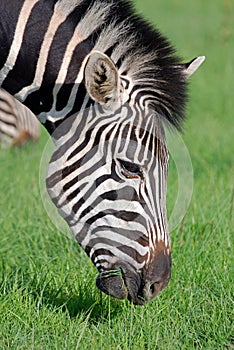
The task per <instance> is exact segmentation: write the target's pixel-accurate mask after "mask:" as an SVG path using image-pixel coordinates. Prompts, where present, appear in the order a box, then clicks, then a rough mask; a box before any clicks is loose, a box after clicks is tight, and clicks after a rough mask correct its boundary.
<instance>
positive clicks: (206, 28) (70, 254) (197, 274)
mask: <svg viewBox="0 0 234 350" xmlns="http://www.w3.org/2000/svg"><path fill="white" fill-rule="evenodd" d="M136 6H137V9H138V11H139V12H141V13H143V14H144V15H145V16H146V17H147V18H149V19H150V20H151V21H152V22H153V23H155V24H156V25H158V27H159V28H160V29H161V31H162V32H163V33H165V34H166V35H167V36H169V37H170V39H171V41H172V42H173V43H174V44H175V46H176V47H177V49H178V52H179V54H180V55H181V56H182V57H183V58H184V60H185V61H187V60H190V59H191V58H193V57H195V56H196V55H206V57H207V60H206V63H205V64H204V65H203V66H202V67H201V68H200V69H199V71H198V72H197V73H196V74H195V75H194V76H193V78H192V79H191V85H190V92H191V101H190V103H189V105H188V111H187V115H188V120H187V122H186V125H185V131H184V134H183V140H184V142H185V144H186V146H187V148H188V150H189V153H190V156H191V160H192V164H193V171H194V190H193V197H192V201H191V204H190V207H189V210H188V212H187V215H186V217H185V219H184V221H183V223H182V224H181V225H180V226H179V227H178V228H177V229H175V230H174V231H173V232H172V233H171V239H172V254H173V272H172V279H171V281H170V283H169V285H168V287H167V288H166V289H165V290H164V291H163V292H162V293H161V294H160V295H159V297H158V298H157V299H155V300H153V301H152V302H151V303H149V304H147V305H146V306H143V307H135V306H131V305H130V304H129V303H128V302H127V301H118V300H115V299H112V298H109V297H108V296H105V295H102V297H101V296H100V293H99V291H98V290H97V289H96V287H95V278H96V275H97V272H96V269H95V268H94V267H93V266H92V264H91V262H90V261H89V259H88V258H87V257H86V255H85V253H84V252H83V251H81V249H80V248H79V246H78V244H77V243H76V242H75V241H74V240H73V239H69V238H67V237H66V236H65V235H63V234H61V233H60V232H59V231H58V230H57V229H56V228H55V226H54V225H53V224H52V223H51V221H50V219H49V218H48V216H47V214H46V212H45V209H44V207H43V205H42V202H41V198H40V191H39V180H38V177H39V163H40V158H41V154H42V151H43V148H44V145H45V143H46V140H47V135H46V133H45V132H43V134H42V137H41V139H40V141H39V143H38V144H33V145H28V146H26V147H24V148H22V149H12V150H1V152H0V175H1V181H0V349H12V350H17V349H25V350H26V349H27V350H28V349H43V350H45V349H58V350H60V349H69V350H70V349H71V350H73V349H106V350H108V349H119V350H127V349H136V350H138V349H139V350H141V349H160V350H164V349H171V350H177V349H178V350H179V349H186V350H190V349H205V350H217V349H234V336H233V333H232V332H233V328H232V327H233V325H232V324H233V285H234V283H233V282H234V271H233V266H234V260H233V226H232V219H233V199H234V192H233V190H234V188H233V177H234V176H233V175H234V167H233V160H234V157H233V135H234V127H233V125H234V124H233V76H234V65H233V57H234V46H233V43H234V35H233V23H234V5H233V2H232V1H231V0H213V1H204V0H196V1H192V0H189V1H187V2H185V1H180V0H168V1H165V0H157V1H155V0H144V1H140V0H136ZM231 43H232V45H231ZM231 86H232V89H231ZM174 171H175V170H174V168H173V164H172V166H171V171H170V176H169V183H168V188H169V203H168V206H169V207H171V206H172V204H171V203H170V198H171V197H170V193H173V191H175V189H174V183H175V181H174V178H175V176H176V174H175V173H174ZM171 191H172V192H171Z"/></svg>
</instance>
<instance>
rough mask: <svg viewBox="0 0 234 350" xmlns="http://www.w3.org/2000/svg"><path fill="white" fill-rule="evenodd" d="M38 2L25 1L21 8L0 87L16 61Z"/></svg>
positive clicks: (33, 0) (34, 0) (32, 0)
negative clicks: (29, 20)
mask: <svg viewBox="0 0 234 350" xmlns="http://www.w3.org/2000/svg"><path fill="white" fill-rule="evenodd" d="M38 2H39V0H25V1H24V4H23V7H22V9H21V11H20V15H19V19H18V22H17V25H16V29H15V35H14V39H13V42H12V44H11V48H10V52H9V55H8V57H7V60H6V63H5V64H4V66H3V68H2V69H1V71H0V85H1V84H2V83H3V81H4V80H5V78H6V77H7V75H8V73H9V72H10V71H11V70H12V68H13V67H14V65H15V62H16V60H17V57H18V54H19V51H20V48H21V45H22V41H23V36H24V32H25V28H26V25H27V22H28V19H29V17H30V14H31V12H32V9H33V7H34V6H35V5H36V4H37V3H38Z"/></svg>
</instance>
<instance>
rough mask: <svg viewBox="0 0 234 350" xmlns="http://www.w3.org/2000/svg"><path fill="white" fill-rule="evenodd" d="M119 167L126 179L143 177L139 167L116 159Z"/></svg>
mask: <svg viewBox="0 0 234 350" xmlns="http://www.w3.org/2000/svg"><path fill="white" fill-rule="evenodd" d="M118 161H119V163H120V165H121V173H122V174H123V175H124V176H125V177H127V178H131V179H133V178H138V177H141V178H142V177H143V174H142V171H141V167H140V165H138V164H135V163H131V162H127V161H125V160H121V159H118Z"/></svg>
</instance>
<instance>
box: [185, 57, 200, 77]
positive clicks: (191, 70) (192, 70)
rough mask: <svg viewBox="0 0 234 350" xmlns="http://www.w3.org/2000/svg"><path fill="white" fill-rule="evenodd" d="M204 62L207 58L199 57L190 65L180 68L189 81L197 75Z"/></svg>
mask: <svg viewBox="0 0 234 350" xmlns="http://www.w3.org/2000/svg"><path fill="white" fill-rule="evenodd" d="M204 61H205V56H199V57H196V58H194V59H193V60H192V61H190V62H188V63H185V64H181V66H180V67H182V68H183V70H184V74H185V77H186V79H188V78H189V77H190V76H191V75H192V74H193V73H195V72H196V70H197V69H198V68H199V67H200V65H201V64H202V63H203V62H204Z"/></svg>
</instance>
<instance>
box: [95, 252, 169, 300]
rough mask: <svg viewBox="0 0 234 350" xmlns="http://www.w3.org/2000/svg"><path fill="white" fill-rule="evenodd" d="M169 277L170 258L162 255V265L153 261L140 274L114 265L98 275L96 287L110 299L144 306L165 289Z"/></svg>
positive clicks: (126, 266) (126, 267) (125, 266)
mask: <svg viewBox="0 0 234 350" xmlns="http://www.w3.org/2000/svg"><path fill="white" fill-rule="evenodd" d="M160 258H162V256H161V257H160ZM156 265H157V266H156ZM155 267H156V269H155ZM162 267H163V268H162ZM155 270H157V272H156V273H155ZM170 276H171V256H170V255H164V262H163V263H162V260H161V262H160V264H159V265H158V259H155V260H154V261H153V263H151V265H150V266H148V267H145V268H144V269H143V270H142V271H141V272H136V271H135V270H134V269H133V268H132V267H130V266H129V265H127V264H124V263H119V264H115V266H114V267H113V268H112V269H111V270H109V271H108V270H107V271H103V272H100V273H99V275H98V277H97V280H96V285H97V287H98V288H99V289H100V290H101V291H102V292H104V293H106V294H108V295H110V296H112V297H115V298H118V299H126V298H127V299H128V300H129V301H130V302H131V303H133V304H134V305H144V304H145V303H147V302H149V301H150V300H152V299H153V298H155V297H156V296H157V295H158V294H159V292H160V291H161V290H162V289H163V288H165V287H166V285H167V284H168V282H169V280H170Z"/></svg>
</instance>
